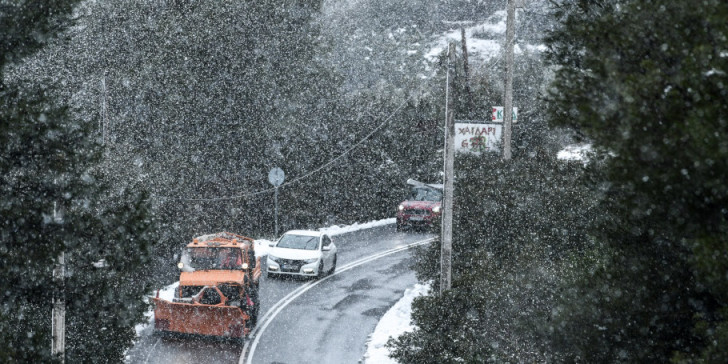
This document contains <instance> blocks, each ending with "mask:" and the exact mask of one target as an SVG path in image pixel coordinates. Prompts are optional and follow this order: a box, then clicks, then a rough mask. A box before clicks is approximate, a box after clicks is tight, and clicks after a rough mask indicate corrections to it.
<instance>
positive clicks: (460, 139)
mask: <svg viewBox="0 0 728 364" xmlns="http://www.w3.org/2000/svg"><path fill="white" fill-rule="evenodd" d="M501 135H503V125H502V124H473V123H455V151H456V152H460V153H462V152H467V153H475V154H480V153H481V152H497V151H500V148H499V145H500V141H501Z"/></svg>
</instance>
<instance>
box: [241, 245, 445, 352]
mask: <svg viewBox="0 0 728 364" xmlns="http://www.w3.org/2000/svg"><path fill="white" fill-rule="evenodd" d="M434 240H435V238H429V239H425V240H420V241H416V242H414V243H411V244H407V245H404V246H398V247H396V248H393V249H390V250H385V251H383V252H381V253H377V254H374V255H370V256H368V257H364V258H361V259H359V260H356V261H354V262H351V263H349V264H346V265H344V266H342V267H341V268H337V270H336V271H335V272H334V273H333V274H331V275H328V276H326V277H323V278H321V279H318V280H316V281H311V282H308V283H306V284H304V285H302V286H300V287H298V288H296V289H294V290H293V291H291V292H290V293H288V294H287V295H286V296H285V297H283V298H281V299H280V300H279V301H278V302H276V303H275V304H274V305H273V306H272V307H271V308H270V309H269V310H268V311H266V313H265V315H263V317H262V318H261V319H260V321H259V322H258V325H256V327H255V329H253V331H252V332H251V333H250V336H252V337H253V341H252V344H251V341H250V340H246V341H245V345H244V346H243V352H242V353H240V360H239V361H238V363H239V364H252V362H253V354H254V353H255V348H256V347H257V346H258V342H259V341H260V337H261V336H263V333H264V332H265V329H266V328H268V325H270V323H271V322H273V319H275V317H276V316H277V315H278V314H279V313H280V312H281V311H282V310H283V309H284V308H285V307H286V306H288V305H289V304H290V303H291V302H293V300H295V299H296V298H298V297H299V296H300V295H302V294H304V293H306V291H308V290H309V289H311V288H313V287H315V286H317V285H318V284H320V283H321V282H324V281H326V280H327V279H329V278H331V277H333V276H335V275H337V274H340V273H343V272H346V271H347V270H349V269H352V268H356V267H358V266H360V265H362V264H364V263H368V262H371V261H372V260H377V259H379V258H382V257H385V256H387V255H390V254H394V253H399V252H401V251H403V250H407V249H409V248H411V247H414V246H418V245H424V244H427V243H431V242H432V241H434ZM260 322H262V323H263V324H262V325H261V324H260ZM246 357H247V358H248V359H247V361H246V360H245V358H246Z"/></svg>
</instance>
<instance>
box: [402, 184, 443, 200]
mask: <svg viewBox="0 0 728 364" xmlns="http://www.w3.org/2000/svg"><path fill="white" fill-rule="evenodd" d="M407 200H408V201H434V202H439V201H442V192H440V191H438V190H436V189H432V188H421V187H420V188H413V189H412V191H411V192H410V195H409V197H408V198H407Z"/></svg>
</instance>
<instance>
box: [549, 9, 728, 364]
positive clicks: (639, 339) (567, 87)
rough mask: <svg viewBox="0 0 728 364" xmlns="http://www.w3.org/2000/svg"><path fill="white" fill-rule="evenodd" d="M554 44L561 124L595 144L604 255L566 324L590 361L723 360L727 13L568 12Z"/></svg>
mask: <svg viewBox="0 0 728 364" xmlns="http://www.w3.org/2000/svg"><path fill="white" fill-rule="evenodd" d="M560 4H561V8H560V10H561V11H560V13H559V16H560V20H561V21H562V22H563V26H562V27H561V28H559V29H558V30H557V31H555V32H554V33H553V34H552V35H551V36H550V37H549V44H550V49H551V51H550V54H549V57H550V60H551V61H552V62H553V63H554V64H556V65H558V66H559V68H558V71H557V74H556V79H555V83H554V88H553V92H551V93H550V95H549V99H550V105H551V108H550V115H551V118H552V120H554V124H556V125H562V126H563V125H568V126H571V127H573V128H575V130H577V131H578V132H579V133H580V134H581V135H582V136H583V137H584V138H586V139H588V140H591V141H593V143H594V146H595V150H596V151H597V153H598V154H599V155H600V156H601V158H603V160H604V167H603V169H602V171H603V175H604V177H603V178H604V180H605V181H606V182H608V185H607V186H608V190H607V196H609V198H608V199H606V200H605V205H604V209H605V211H609V213H610V214H612V215H613V216H614V218H613V219H611V220H606V221H602V222H601V223H600V224H599V225H597V226H595V228H594V230H593V234H594V235H595V236H596V237H598V239H599V241H600V244H599V245H600V246H601V247H600V248H599V249H597V250H595V251H594V252H593V259H591V260H587V261H582V262H580V263H579V264H578V268H576V269H575V272H574V275H575V277H574V279H573V280H572V281H571V282H572V283H573V286H572V287H571V288H570V289H571V291H569V292H568V294H566V295H564V297H563V300H562V301H563V304H564V305H565V306H568V307H569V308H568V309H565V310H564V311H562V312H561V313H560V314H559V315H557V316H558V317H556V321H557V322H558V323H559V325H563V326H564V327H565V329H564V330H562V331H561V332H560V333H561V335H562V345H560V350H562V351H563V352H565V353H568V354H567V355H569V356H571V357H572V359H574V360H576V358H580V359H582V360H587V361H600V362H612V361H622V360H626V361H652V362H667V361H669V360H673V361H676V362H683V361H684V362H724V361H725V360H726V357H727V356H728V352H726V348H728V343H727V342H726V341H725V340H726V336H725V328H726V316H725V314H726V304H727V303H728V301H726V297H728V296H727V294H728V293H727V292H728V290H727V289H728V285H727V284H726V281H727V280H726V276H725V272H726V269H727V268H726V267H727V265H726V264H727V263H726V262H728V256H727V255H726V252H727V251H728V240H727V239H726V236H728V234H726V233H727V232H728V223H727V222H726V220H727V218H728V210H726V205H727V203H728V187H726V183H725V181H726V178H728V164H726V163H727V161H728V158H727V157H728V127H727V123H728V118H727V116H728V106H727V105H726V103H725V102H723V101H722V100H725V99H726V96H728V90H726V85H727V84H728V78H727V77H728V76H727V75H726V72H725V70H726V69H728V57H727V56H726V53H725V47H723V46H721V45H722V44H725V41H726V39H728V23H726V21H725V19H726V17H727V16H728V5H726V3H725V2H723V1H704V2H701V3H700V5H699V6H696V4H695V3H694V2H691V1H669V2H668V1H588V2H587V1H566V2H561V3H560Z"/></svg>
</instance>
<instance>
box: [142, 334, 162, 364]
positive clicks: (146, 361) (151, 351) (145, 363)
mask: <svg viewBox="0 0 728 364" xmlns="http://www.w3.org/2000/svg"><path fill="white" fill-rule="evenodd" d="M160 340H162V338H157V342H155V343H154V345H152V348H151V349H149V354H147V359H146V360H144V364H147V363H149V357H150V356H151V355H152V353H153V352H154V348H155V347H157V344H159V341H160Z"/></svg>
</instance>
